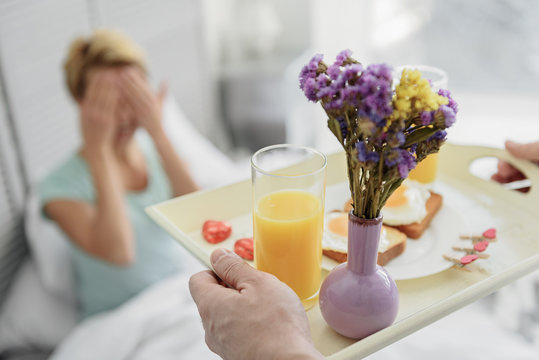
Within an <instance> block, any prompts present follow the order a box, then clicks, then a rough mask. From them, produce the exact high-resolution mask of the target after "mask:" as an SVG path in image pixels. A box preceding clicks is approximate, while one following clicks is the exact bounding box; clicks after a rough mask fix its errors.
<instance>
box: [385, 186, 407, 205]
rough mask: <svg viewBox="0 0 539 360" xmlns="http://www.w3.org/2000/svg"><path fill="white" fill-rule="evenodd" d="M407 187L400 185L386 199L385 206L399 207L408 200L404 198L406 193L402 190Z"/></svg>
mask: <svg viewBox="0 0 539 360" xmlns="http://www.w3.org/2000/svg"><path fill="white" fill-rule="evenodd" d="M407 189H408V187H407V186H406V185H401V186H399V187H398V188H397V190H395V191H394V192H393V194H391V196H390V197H389V198H388V199H387V201H386V205H385V206H387V207H393V208H394V207H399V206H402V205H404V204H406V203H407V202H408V199H407V198H406V195H405V194H404V192H405V191H406V190H407Z"/></svg>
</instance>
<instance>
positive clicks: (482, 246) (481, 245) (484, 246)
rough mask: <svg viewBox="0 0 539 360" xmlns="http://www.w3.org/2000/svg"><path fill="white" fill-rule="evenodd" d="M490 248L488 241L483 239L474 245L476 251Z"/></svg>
mask: <svg viewBox="0 0 539 360" xmlns="http://www.w3.org/2000/svg"><path fill="white" fill-rule="evenodd" d="M487 248H488V241H486V240H483V241H480V242H478V243H475V244H474V245H473V249H474V250H475V251H479V252H483V251H485V250H486V249H487Z"/></svg>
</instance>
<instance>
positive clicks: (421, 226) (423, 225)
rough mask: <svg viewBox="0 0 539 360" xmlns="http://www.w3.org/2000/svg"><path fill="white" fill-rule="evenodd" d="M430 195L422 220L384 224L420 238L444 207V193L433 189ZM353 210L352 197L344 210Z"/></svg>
mask: <svg viewBox="0 0 539 360" xmlns="http://www.w3.org/2000/svg"><path fill="white" fill-rule="evenodd" d="M429 192H430V197H429V198H428V199H427V202H426V203H425V207H426V208H427V215H426V216H425V217H424V218H423V220H422V221H421V222H416V223H412V224H406V225H394V226H390V225H384V226H390V227H392V228H395V229H397V230H399V231H401V232H403V233H405V234H406V236H408V237H409V238H410V239H414V240H415V239H419V238H420V237H421V235H423V233H424V232H425V230H426V229H427V228H428V227H429V225H430V222H431V221H432V219H433V218H434V216H435V215H436V213H438V211H439V210H440V208H441V207H442V203H443V198H442V195H440V194H438V193H435V192H433V191H430V190H429ZM350 210H352V199H350V200H348V201H347V202H346V203H345V204H344V211H346V212H348V211H350Z"/></svg>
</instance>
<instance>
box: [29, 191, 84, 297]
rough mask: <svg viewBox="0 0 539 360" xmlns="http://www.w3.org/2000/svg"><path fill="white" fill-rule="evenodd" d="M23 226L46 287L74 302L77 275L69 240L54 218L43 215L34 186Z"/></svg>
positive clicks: (30, 193) (42, 281) (30, 192)
mask: <svg viewBox="0 0 539 360" xmlns="http://www.w3.org/2000/svg"><path fill="white" fill-rule="evenodd" d="M24 227H25V232H26V238H27V239H28V244H29V246H30V251H31V253H32V256H33V258H34V259H35V264H36V266H37V269H38V270H39V272H38V273H39V277H40V280H41V283H42V284H43V286H44V287H45V289H47V291H49V292H51V293H53V294H54V295H56V296H58V297H60V298H62V299H64V300H65V301H67V302H71V303H75V302H76V298H77V296H76V292H75V286H74V285H75V274H74V270H73V264H72V260H71V255H70V252H71V249H70V245H69V239H68V238H67V236H66V235H65V234H64V233H63V231H62V230H61V229H60V227H59V226H58V225H56V223H55V222H54V221H50V220H47V219H45V217H44V216H43V215H42V212H41V202H40V199H39V195H38V194H37V192H36V190H35V189H33V188H31V189H30V191H29V194H28V200H27V203H26V213H25V220H24Z"/></svg>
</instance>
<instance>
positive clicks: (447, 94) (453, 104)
mask: <svg viewBox="0 0 539 360" xmlns="http://www.w3.org/2000/svg"><path fill="white" fill-rule="evenodd" d="M438 95H441V96H443V97H445V98H447V100H448V101H449V103H448V104H447V106H449V107H450V108H451V109H453V111H454V112H455V114H456V113H458V111H459V107H458V104H457V102H456V101H455V100H453V98H452V97H451V92H450V91H449V90H445V89H440V90H438Z"/></svg>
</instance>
